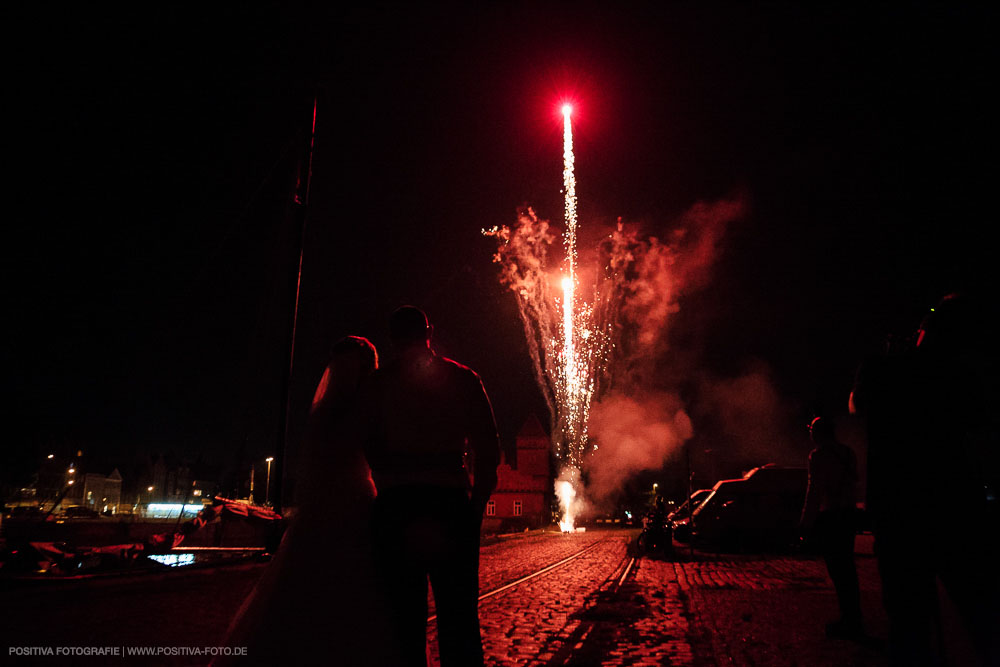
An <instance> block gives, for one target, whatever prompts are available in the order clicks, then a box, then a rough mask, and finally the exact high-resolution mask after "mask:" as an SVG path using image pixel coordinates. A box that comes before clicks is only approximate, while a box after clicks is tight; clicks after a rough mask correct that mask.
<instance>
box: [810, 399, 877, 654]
mask: <svg viewBox="0 0 1000 667" xmlns="http://www.w3.org/2000/svg"><path fill="white" fill-rule="evenodd" d="M809 434H810V437H811V438H812V441H813V443H815V445H816V449H814V450H812V452H811V453H810V454H809V487H808V489H807V490H806V500H805V505H804V506H803V508H802V521H801V524H802V528H803V530H804V532H807V533H812V535H813V537H814V538H815V540H816V542H817V544H818V546H819V549H820V552H821V553H822V554H823V560H824V561H826V570H827V572H828V573H829V574H830V579H831V580H832V581H833V587H834V589H835V590H836V591H837V602H838V603H839V605H840V618H839V619H838V620H836V621H834V622H832V623H830V624H828V625H827V626H826V630H827V634H828V635H829V636H831V637H842V638H855V639H856V638H860V637H862V636H864V631H863V629H862V625H861V593H860V590H859V588H858V571H857V568H856V567H855V565H854V535H855V509H856V508H855V505H856V493H857V483H858V462H857V458H856V457H855V455H854V452H853V451H852V450H851V448H850V447H848V446H847V445H844V444H842V443H841V442H839V441H838V440H837V437H836V434H835V432H834V429H833V424H832V423H831V422H830V421H829V420H828V419H824V418H822V417H817V418H816V419H814V420H813V421H812V423H811V424H810V425H809Z"/></svg>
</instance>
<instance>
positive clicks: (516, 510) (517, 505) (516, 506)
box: [514, 500, 521, 516]
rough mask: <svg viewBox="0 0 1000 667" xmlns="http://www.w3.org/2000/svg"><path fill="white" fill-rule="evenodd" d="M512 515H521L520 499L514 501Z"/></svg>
mask: <svg viewBox="0 0 1000 667" xmlns="http://www.w3.org/2000/svg"><path fill="white" fill-rule="evenodd" d="M514 516H521V501H520V500H515V501H514Z"/></svg>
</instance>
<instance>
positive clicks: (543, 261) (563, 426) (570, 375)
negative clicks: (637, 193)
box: [483, 105, 611, 530]
mask: <svg viewBox="0 0 1000 667" xmlns="http://www.w3.org/2000/svg"><path fill="white" fill-rule="evenodd" d="M562 112H563V192H564V195H565V210H564V212H565V230H564V232H563V246H564V249H565V255H564V259H563V261H562V262H561V266H560V267H559V269H558V279H557V280H556V281H553V280H551V279H550V273H549V270H548V266H547V257H548V250H549V247H550V246H552V245H553V242H554V240H555V237H554V235H553V234H552V233H551V232H550V231H549V227H548V223H547V222H545V221H543V220H539V219H538V217H537V216H536V215H535V213H534V211H533V210H531V209H530V208H528V209H525V210H523V211H521V212H520V215H519V216H518V224H517V226H516V227H515V228H514V229H510V228H508V227H502V228H494V229H491V230H483V233H484V234H487V235H490V236H495V237H496V238H497V239H498V240H499V241H500V242H501V243H500V249H499V251H498V252H497V254H496V255H495V256H494V261H496V262H498V263H499V264H500V265H501V269H502V270H501V280H502V281H503V282H504V284H506V285H507V286H508V287H510V289H511V290H512V291H513V292H514V294H515V295H516V296H517V302H518V308H519V311H520V314H521V319H522V322H523V324H524V329H525V336H526V338H527V341H528V348H529V351H530V353H531V358H532V361H533V363H534V366H535V371H536V374H537V378H538V384H539V387H540V388H541V390H542V394H543V395H544V396H545V400H546V402H547V404H548V406H549V409H550V411H551V414H552V425H553V429H552V433H553V437H552V439H553V446H554V448H555V455H556V458H557V459H558V460H559V462H560V468H561V471H560V475H559V481H557V482H556V495H557V496H558V497H559V499H560V504H561V506H562V510H563V521H562V522H561V523H560V526H561V527H562V528H563V530H572V529H573V519H574V514H575V507H576V505H577V503H578V502H579V501H580V494H579V493H578V487H579V484H580V470H581V469H582V467H583V459H584V457H585V456H586V454H587V453H588V452H589V451H591V449H593V448H596V447H595V446H593V445H591V443H590V442H589V439H588V434H587V421H588V419H589V416H590V403H591V398H592V397H593V395H594V392H595V390H596V388H597V385H598V380H599V378H600V376H601V374H602V373H603V372H604V370H605V365H606V361H607V355H608V351H609V349H610V346H611V345H610V341H611V336H610V325H609V323H608V321H607V320H605V319H604V318H602V317H598V316H596V315H595V313H608V312H610V310H609V309H608V308H607V307H605V306H604V305H603V304H602V305H601V307H599V308H595V307H594V305H593V304H599V303H600V302H601V295H600V291H599V289H598V287H597V285H596V284H595V285H594V288H593V296H592V299H591V303H590V304H588V303H587V302H586V301H584V300H583V299H582V298H581V297H580V284H579V276H578V272H577V258H578V256H577V211H576V201H577V200H576V175H575V173H574V166H575V165H574V163H575V157H574V154H573V128H572V121H571V117H572V108H571V107H570V106H569V105H566V106H564V107H563V109H562ZM554 284H558V285H559V287H560V288H561V289H559V291H558V292H556V290H555V289H553V286H554Z"/></svg>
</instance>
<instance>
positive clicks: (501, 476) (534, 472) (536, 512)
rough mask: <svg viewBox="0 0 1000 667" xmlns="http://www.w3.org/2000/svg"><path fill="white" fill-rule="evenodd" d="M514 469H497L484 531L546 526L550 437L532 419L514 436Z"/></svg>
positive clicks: (508, 466)
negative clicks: (495, 484) (515, 438)
mask: <svg viewBox="0 0 1000 667" xmlns="http://www.w3.org/2000/svg"><path fill="white" fill-rule="evenodd" d="M516 450H517V451H516V458H515V464H516V465H515V466H511V465H510V464H509V463H507V462H506V461H504V462H503V463H501V464H500V467H499V468H497V488H496V490H495V491H494V492H493V495H492V496H490V500H489V503H488V504H487V505H486V516H485V517H484V518H483V528H484V529H485V530H488V531H493V530H502V529H506V528H510V529H512V530H516V529H523V528H527V527H532V528H534V527H538V526H542V525H545V524H546V523H547V522H548V520H549V516H548V514H549V510H548V502H547V499H548V497H549V492H550V490H551V487H552V479H551V476H550V473H549V450H550V445H549V436H548V435H547V434H546V433H545V429H543V428H542V424H541V422H539V421H538V418H537V417H535V416H534V415H532V416H531V417H529V418H528V420H527V421H526V422H525V423H524V426H522V427H521V431H520V432H519V433H518V434H517V441H516Z"/></svg>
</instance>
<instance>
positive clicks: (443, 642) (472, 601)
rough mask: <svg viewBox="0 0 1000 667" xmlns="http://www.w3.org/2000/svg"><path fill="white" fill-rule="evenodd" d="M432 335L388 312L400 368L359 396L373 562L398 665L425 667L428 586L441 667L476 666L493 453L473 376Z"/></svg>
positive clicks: (416, 316)
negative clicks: (435, 345)
mask: <svg viewBox="0 0 1000 667" xmlns="http://www.w3.org/2000/svg"><path fill="white" fill-rule="evenodd" d="M431 332H432V328H431V326H430V325H429V324H428V322H427V317H426V316H425V315H424V313H423V312H422V311H420V310H419V309H417V308H414V307H413V306H403V307H402V308H399V309H398V310H396V311H395V312H394V313H393V314H392V317H391V318H390V321H389V333H390V336H391V339H392V343H393V347H394V348H395V350H396V352H397V355H396V358H395V359H394V360H393V361H391V362H390V363H388V364H386V365H385V366H383V367H382V368H380V369H379V370H378V371H376V372H375V373H374V374H373V375H372V376H371V378H370V382H369V383H368V385H367V386H366V387H365V390H364V393H363V408H362V410H363V414H362V418H363V419H364V421H365V426H366V438H365V454H366V456H367V458H368V462H369V465H370V466H371V470H372V477H373V479H374V481H375V486H376V488H377V489H378V497H377V498H376V499H375V508H374V517H373V522H374V535H375V549H376V560H377V566H378V570H379V574H380V577H381V579H382V582H383V584H384V585H385V586H386V592H387V594H388V597H389V599H390V600H391V605H392V612H393V621H394V624H395V627H394V628H393V630H394V631H395V633H396V636H397V637H398V638H399V641H400V643H401V647H400V648H401V649H402V651H403V653H404V655H405V657H406V661H407V662H406V665H421V666H423V665H426V639H427V638H426V628H427V581H428V578H429V579H430V584H431V587H432V588H433V591H434V601H435V605H436V610H437V617H438V643H439V646H440V650H441V664H442V665H443V666H445V667H447V666H449V665H454V666H462V667H465V666H475V665H482V664H483V649H482V638H481V636H480V632H479V612H478V594H479V528H480V525H481V523H482V517H483V511H484V510H485V508H486V503H487V502H488V501H489V498H490V494H491V493H492V492H493V489H494V487H495V486H496V481H497V473H496V469H497V465H498V464H499V462H500V444H499V439H498V437H497V428H496V422H495V421H494V418H493V408H492V407H491V406H490V401H489V398H488V397H487V395H486V391H485V390H484V389H483V385H482V382H480V380H479V376H478V375H476V373H475V372H473V371H472V370H471V369H469V368H466V367H465V366H462V365H461V364H458V363H456V362H454V361H451V360H450V359H445V358H443V357H439V356H438V355H437V354H435V353H434V351H433V350H432V349H431V347H430V337H431ZM467 460H468V461H469V463H470V465H468V466H467V465H466V462H467ZM470 467H471V470H470V469H469V468H470ZM470 478H471V479H470Z"/></svg>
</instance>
